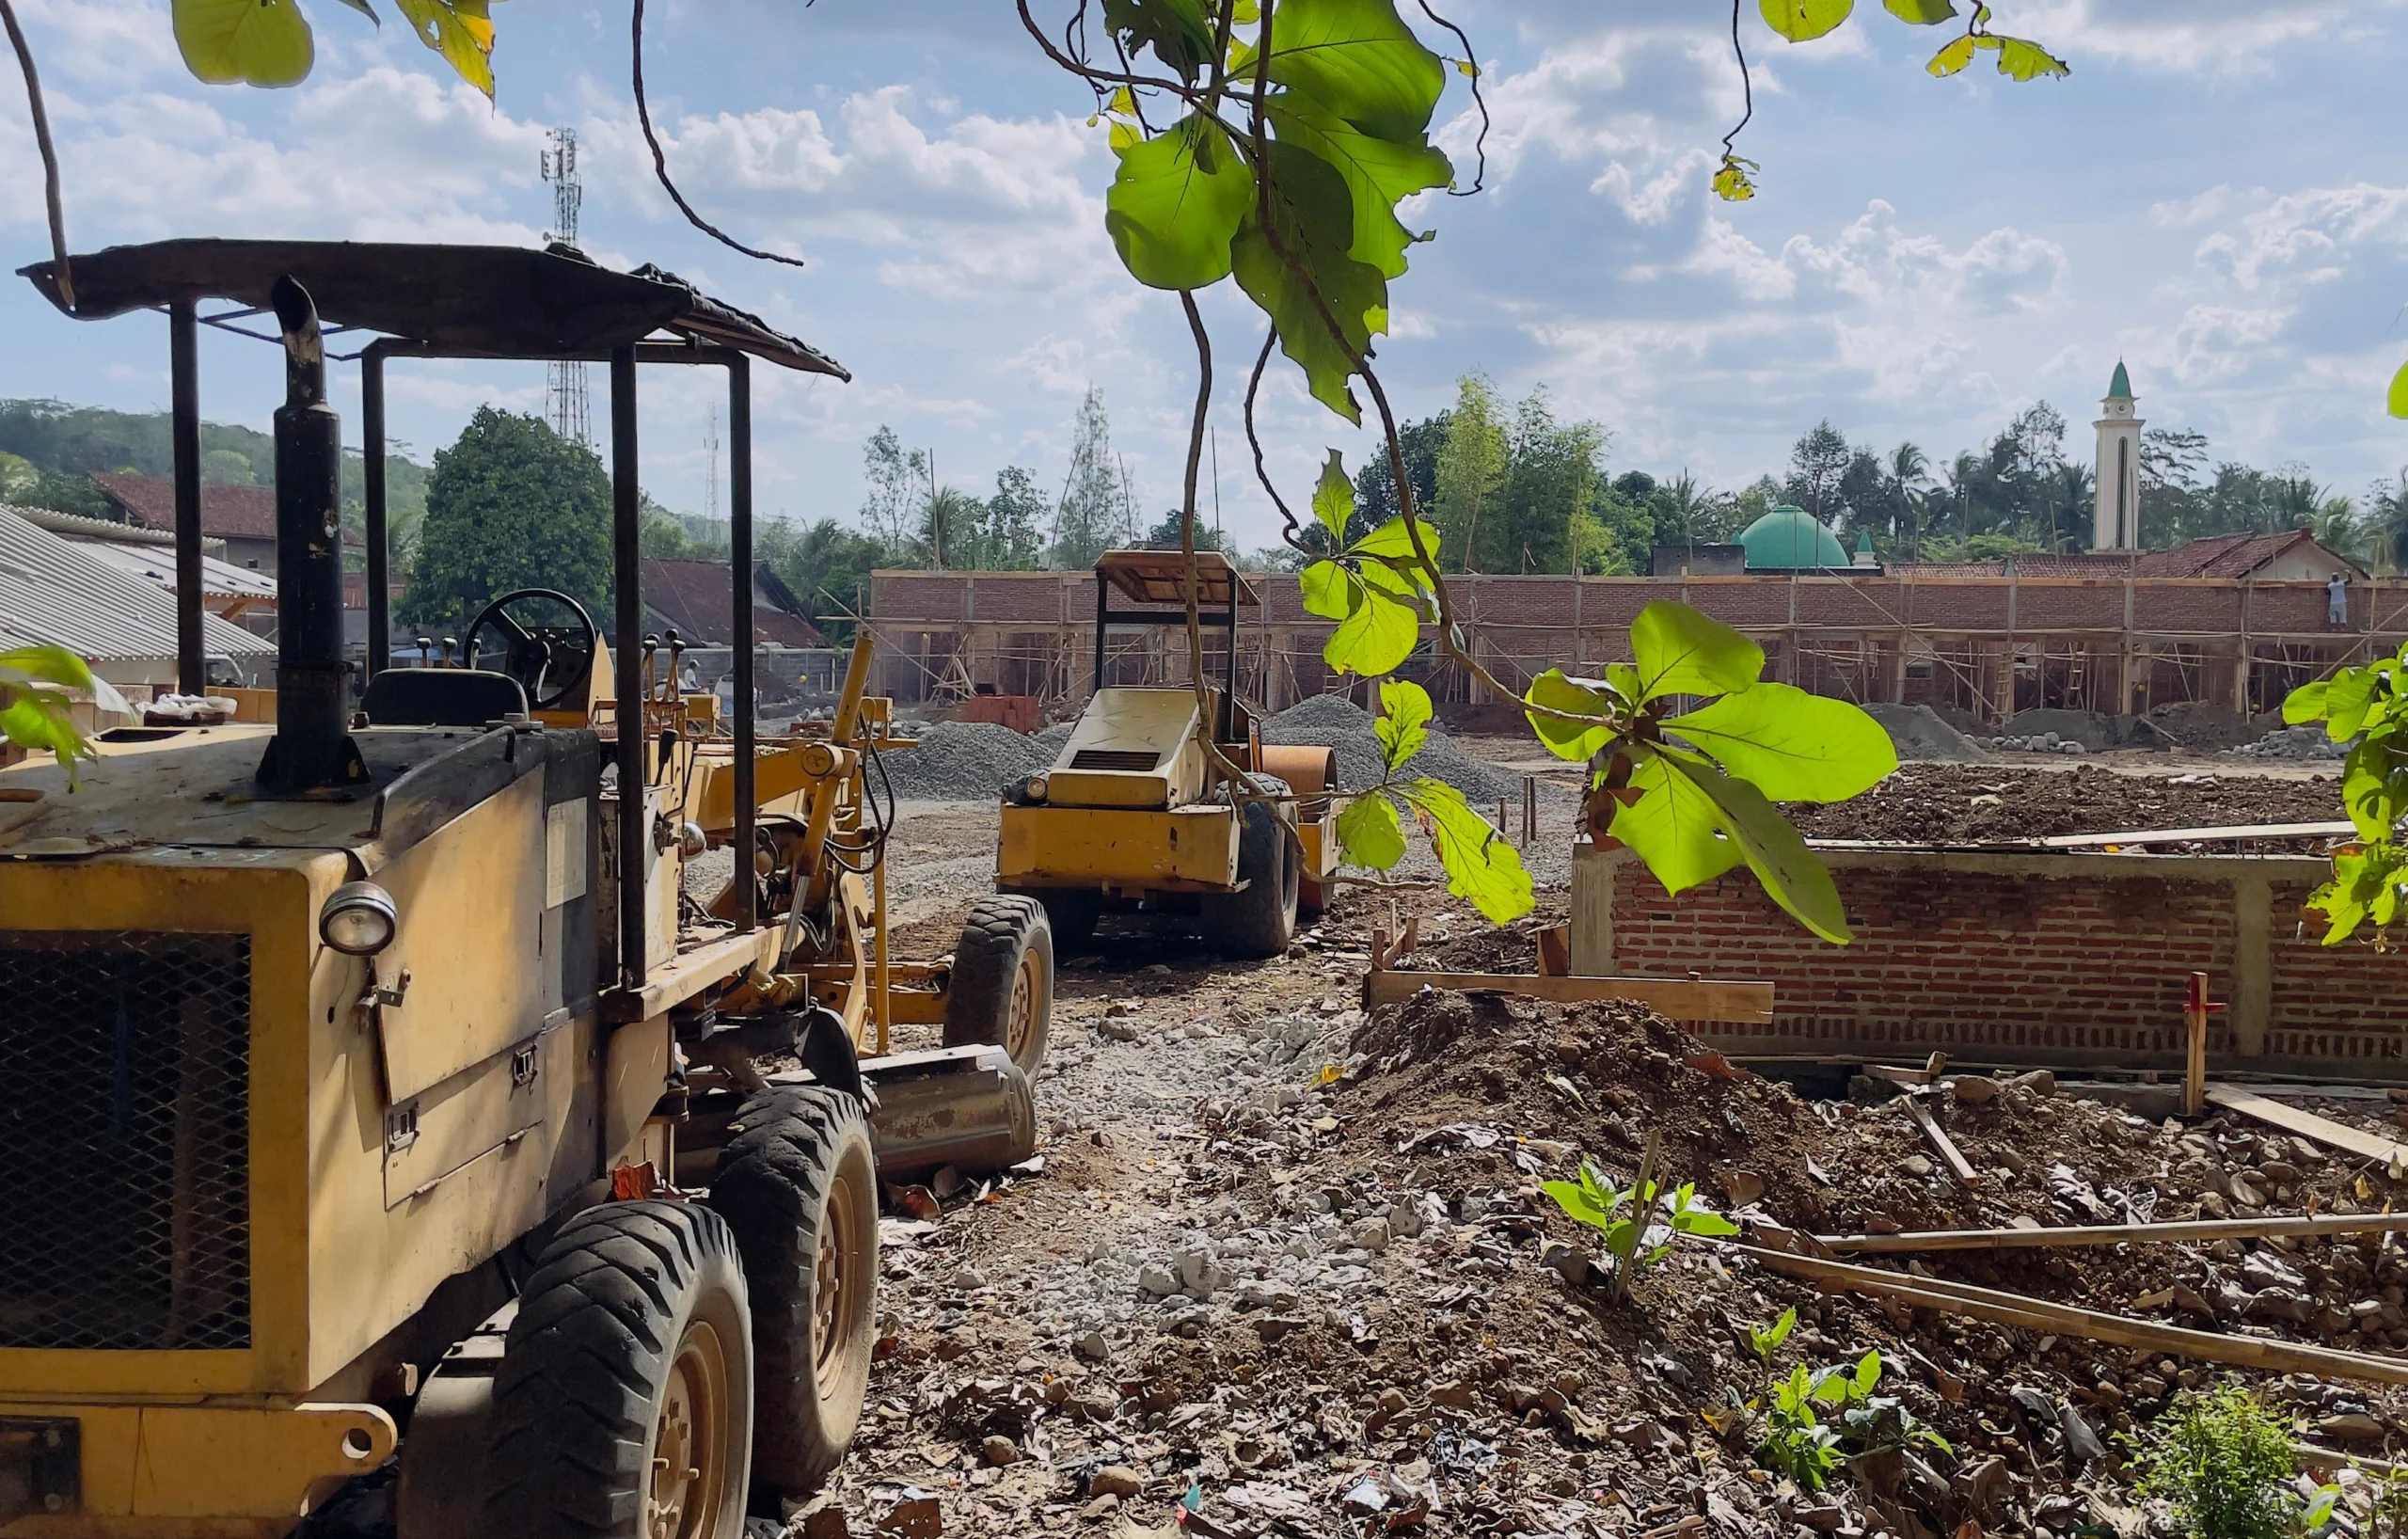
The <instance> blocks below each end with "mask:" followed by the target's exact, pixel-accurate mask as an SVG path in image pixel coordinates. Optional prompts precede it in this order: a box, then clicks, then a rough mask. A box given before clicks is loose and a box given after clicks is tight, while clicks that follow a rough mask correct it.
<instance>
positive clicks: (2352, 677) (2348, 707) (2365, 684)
mask: <svg viewBox="0 0 2408 1539" xmlns="http://www.w3.org/2000/svg"><path fill="white" fill-rule="evenodd" d="M2381 682H2382V675H2380V674H2377V673H2376V672H2375V671H2374V670H2373V669H2371V668H2344V669H2342V670H2341V671H2340V672H2339V673H2337V674H2334V675H2333V676H2332V677H2331V678H2330V679H2327V680H2326V681H2325V686H2324V732H2325V736H2327V737H2329V738H2332V739H2333V740H2334V741H2335V742H2337V743H2345V742H2348V741H2349V740H2350V739H2351V738H2354V737H2356V736H2357V735H2358V732H2359V729H2360V728H2362V727H2364V726H2365V725H2366V721H2367V712H2368V709H2370V708H2371V707H2372V706H2373V705H2374V693H2375V688H2376V686H2377V685H2378V684H2380V683H2381Z"/></svg>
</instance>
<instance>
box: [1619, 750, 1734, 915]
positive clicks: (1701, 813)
mask: <svg viewBox="0 0 2408 1539" xmlns="http://www.w3.org/2000/svg"><path fill="white" fill-rule="evenodd" d="M1630 788H1631V789H1632V790H1634V791H1638V792H1640V798H1639V800H1638V801H1634V802H1631V803H1629V804H1627V805H1624V806H1620V807H1617V808H1615V809H1614V819H1613V825H1612V833H1613V836H1614V837H1615V838H1617V839H1620V840H1621V841H1622V842H1623V843H1624V844H1626V845H1628V846H1629V847H1630V849H1631V852H1632V853H1633V854H1636V855H1637V856H1638V857H1639V858H1640V861H1642V862H1644V863H1645V864H1646V866H1647V869H1648V871H1649V873H1650V874H1652V875H1653V876H1654V877H1655V878H1656V881H1660V882H1662V883H1663V884H1664V890H1665V891H1666V892H1668V893H1674V894H1678V893H1685V892H1687V891H1688V889H1690V888H1691V887H1695V886H1697V885H1698V884H1699V883H1701V882H1706V881H1713V880H1714V879H1715V878H1716V877H1719V876H1720V875H1722V873H1723V872H1725V871H1728V870H1730V869H1731V868H1732V867H1733V866H1735V865H1738V864H1739V863H1740V861H1741V860H1743V859H1744V858H1745V857H1744V856H1743V855H1742V854H1741V852H1740V849H1739V847H1738V845H1737V844H1736V843H1735V842H1734V841H1732V840H1730V839H1727V838H1725V837H1723V836H1722V823H1723V817H1722V810H1721V809H1720V808H1719V807H1718V806H1716V805H1715V802H1714V799H1713V798H1712V797H1710V796H1708V795H1706V794H1705V792H1703V790H1701V789H1699V788H1698V786H1697V785H1696V784H1695V783H1693V782H1692V781H1690V780H1689V779H1688V777H1687V776H1686V775H1679V774H1675V773H1673V772H1672V770H1671V766H1670V765H1669V764H1667V763H1666V762H1665V761H1664V760H1663V759H1662V758H1660V757H1658V756H1657V755H1656V754H1646V755H1644V756H1643V757H1641V758H1640V761H1639V764H1638V766H1637V768H1635V769H1634V770H1631V773H1630Z"/></svg>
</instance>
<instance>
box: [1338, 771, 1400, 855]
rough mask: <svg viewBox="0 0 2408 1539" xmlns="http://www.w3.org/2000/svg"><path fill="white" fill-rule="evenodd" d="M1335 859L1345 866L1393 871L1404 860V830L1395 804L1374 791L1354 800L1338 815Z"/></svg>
mask: <svg viewBox="0 0 2408 1539" xmlns="http://www.w3.org/2000/svg"><path fill="white" fill-rule="evenodd" d="M1338 850H1339V860H1341V861H1343V862H1344V863H1345V864H1347V865H1361V866H1366V867H1369V868H1370V869H1371V870H1373V871H1393V870H1395V869H1396V863H1397V862H1399V861H1401V860H1402V859H1404V829H1403V827H1402V825H1401V824H1399V823H1398V821H1397V816H1396V803H1394V802H1392V801H1389V800H1388V799H1387V798H1386V797H1385V796H1382V795H1381V794H1380V793H1379V792H1377V791H1372V792H1369V793H1367V794H1365V795H1362V796H1358V797H1356V798H1355V800H1354V801H1349V802H1348V803H1347V804H1346V810H1345V811H1343V812H1341V813H1339V815H1338Z"/></svg>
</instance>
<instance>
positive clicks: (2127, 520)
mask: <svg viewBox="0 0 2408 1539" xmlns="http://www.w3.org/2000/svg"><path fill="white" fill-rule="evenodd" d="M2099 409H2100V410H2101V411H2103V412H2105V413H2106V415H2105V416H2104V417H2101V418H2099V420H2098V421H2097V422H2096V423H2095V424H2093V425H2094V426H2096V427H2097V428H2098V429H2099V473H2098V477H2097V484H2098V487H2099V506H2098V508H2097V510H2096V512H2095V513H2094V514H2093V515H2092V517H2091V537H2090V547H2091V548H2092V549H2094V550H2138V549H2139V548H2140V547H2141V428H2142V426H2143V425H2144V424H2143V423H2142V421H2141V420H2140V419H2139V418H2137V417H2135V416H2133V415H2132V380H2131V375H2129V374H2127V373H2124V362H2123V360H2122V359H2121V358H2118V359H2116V360H2115V378H2114V379H2113V380H2111V381H2109V383H2108V386H2107V399H2106V400H2104V401H2101V402H2100V403H2099Z"/></svg>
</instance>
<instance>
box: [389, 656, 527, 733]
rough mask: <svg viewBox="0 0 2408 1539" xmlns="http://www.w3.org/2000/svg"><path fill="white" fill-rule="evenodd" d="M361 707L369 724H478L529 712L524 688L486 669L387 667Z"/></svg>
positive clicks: (512, 680) (401, 725)
mask: <svg viewBox="0 0 2408 1539" xmlns="http://www.w3.org/2000/svg"><path fill="white" fill-rule="evenodd" d="M359 708H360V710H361V711H362V712H364V713H365V714H366V715H367V717H368V724H369V725H370V726H372V727H481V726H483V725H484V724H485V723H486V722H499V721H500V720H501V719H502V718H503V717H505V716H524V715H526V714H527V690H526V689H525V688H524V687H523V686H521V685H520V684H519V682H518V681H517V680H516V679H515V678H512V677H511V676H510V675H509V674H498V673H495V672H493V671H492V670H490V669H484V668H388V669H386V670H385V671H384V672H383V673H381V674H377V675H376V676H375V677H374V678H372V679H370V680H369V681H368V692H367V693H366V694H365V695H363V696H361V697H360V702H359Z"/></svg>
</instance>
